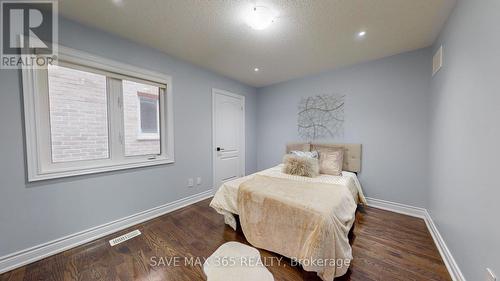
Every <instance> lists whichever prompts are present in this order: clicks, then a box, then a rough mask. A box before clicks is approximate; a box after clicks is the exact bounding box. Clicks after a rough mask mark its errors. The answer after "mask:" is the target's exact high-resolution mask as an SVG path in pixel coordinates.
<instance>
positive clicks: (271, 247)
mask: <svg viewBox="0 0 500 281" xmlns="http://www.w3.org/2000/svg"><path fill="white" fill-rule="evenodd" d="M339 146H340V147H342V148H343V149H344V161H343V172H342V175H341V176H332V175H324V174H321V175H319V176H318V177H314V178H308V177H301V176H294V175H288V174H284V173H282V165H283V164H280V165H277V166H275V167H272V168H270V169H266V170H263V171H260V172H257V173H255V174H252V175H248V176H245V177H242V178H239V179H235V180H232V181H228V182H225V183H224V184H222V186H220V188H219V189H218V190H217V192H216V194H215V195H214V198H213V199H212V201H211V203H210V206H211V207H212V208H214V209H215V210H216V211H217V212H218V213H219V214H221V215H223V216H224V221H225V223H226V224H228V225H229V226H230V227H232V228H233V229H235V230H236V227H237V223H236V219H235V215H239V218H240V224H241V227H242V230H243V233H244V234H245V237H246V238H247V240H248V242H249V243H250V244H252V245H253V246H255V247H257V248H262V249H265V250H268V251H272V252H275V253H278V254H281V255H283V256H286V257H289V258H291V259H292V260H295V261H296V262H298V263H300V264H301V265H302V267H303V268H304V270H306V271H314V272H316V273H317V274H318V276H319V277H320V278H321V279H322V280H333V279H334V278H335V277H338V276H342V275H344V274H345V273H346V272H347V269H348V268H349V264H350V261H351V260H352V251H351V247H350V245H349V239H348V233H349V231H350V229H351V227H352V225H353V223H354V219H355V212H356V208H357V205H358V204H366V200H365V197H364V195H363V191H362V188H361V185H360V183H359V180H358V178H357V176H356V173H357V172H359V171H360V168H361V145H359V144H310V143H294V144H288V145H287V148H286V152H287V153H288V152H290V151H292V150H302V151H313V150H318V151H321V149H324V148H329V147H339Z"/></svg>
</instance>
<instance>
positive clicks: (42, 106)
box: [22, 46, 174, 182]
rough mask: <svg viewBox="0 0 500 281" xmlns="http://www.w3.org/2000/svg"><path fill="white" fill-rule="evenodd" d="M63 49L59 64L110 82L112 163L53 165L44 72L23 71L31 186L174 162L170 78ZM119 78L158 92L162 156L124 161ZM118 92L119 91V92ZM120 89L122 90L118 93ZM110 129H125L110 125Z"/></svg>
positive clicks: (126, 157)
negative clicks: (48, 180) (99, 76)
mask: <svg viewBox="0 0 500 281" xmlns="http://www.w3.org/2000/svg"><path fill="white" fill-rule="evenodd" d="M58 47H59V55H58V61H59V62H60V64H61V65H62V66H63V65H64V64H70V65H71V67H74V66H78V67H81V68H82V69H87V71H88V69H92V71H91V72H94V73H102V74H105V75H106V76H107V77H108V78H107V101H108V102H107V103H108V104H107V107H108V114H107V116H108V124H109V126H108V143H109V158H107V159H97V160H82V161H68V162H57V163H53V162H52V156H51V153H52V147H51V143H50V134H51V131H50V115H49V111H50V109H49V103H48V99H49V95H48V83H47V82H48V80H47V70H46V69H35V68H32V67H25V68H23V69H22V80H23V98H24V115H25V135H26V153H27V166H28V181H30V182H32V181H39V180H46V179H54V178H61V177H69V176H76V175H84V174H93V173H100V172H107V171H115V170H123V169H130V168H137V167H145V166H154V165H161V164H168V163H173V162H174V119H173V96H172V78H171V77H170V76H168V75H164V74H162V73H158V72H154V71H150V70H145V69H140V68H138V67H135V66H131V65H128V64H124V63H120V62H116V61H113V60H109V59H105V58H102V57H98V56H94V55H91V54H88V53H85V52H82V51H77V50H74V49H70V48H66V47H63V46H58ZM120 79H123V80H130V81H134V82H139V83H148V84H152V85H156V86H159V87H161V88H162V90H161V91H160V99H159V103H160V110H159V115H160V116H159V119H160V120H159V121H160V122H159V123H158V124H159V125H160V135H161V137H160V151H161V153H160V154H159V155H141V156H125V147H124V146H125V142H124V126H123V95H121V94H116V93H121V92H122V91H121V87H122V85H121V84H122V83H121V81H120ZM116 87H119V88H116ZM117 89H120V90H117ZM112 124H121V125H120V126H112Z"/></svg>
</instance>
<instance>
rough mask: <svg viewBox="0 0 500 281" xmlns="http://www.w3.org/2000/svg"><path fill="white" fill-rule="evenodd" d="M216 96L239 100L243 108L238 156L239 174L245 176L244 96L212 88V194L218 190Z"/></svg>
mask: <svg viewBox="0 0 500 281" xmlns="http://www.w3.org/2000/svg"><path fill="white" fill-rule="evenodd" d="M217 94H220V95H225V96H229V97H233V98H237V99H239V100H241V105H242V106H243V109H242V114H243V116H242V117H243V118H242V120H241V124H240V125H241V128H242V130H241V136H240V142H241V143H240V149H241V155H240V167H241V171H240V174H241V175H242V176H245V174H246V172H245V171H246V169H245V158H246V146H245V145H246V143H245V138H246V129H245V119H246V117H245V116H246V113H245V112H246V106H245V96H243V95H240V94H235V93H232V92H229V91H226V90H221V89H217V88H212V177H213V179H212V185H213V192H214V193H215V192H216V191H217V189H218V188H219V187H218V186H215V180H216V178H215V175H216V163H215V162H216V159H217V151H216V147H217V144H216V143H215V96H216V95H217Z"/></svg>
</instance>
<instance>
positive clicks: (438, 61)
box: [432, 46, 443, 76]
mask: <svg viewBox="0 0 500 281" xmlns="http://www.w3.org/2000/svg"><path fill="white" fill-rule="evenodd" d="M441 67H443V46H441V47H439V49H438V50H437V51H436V53H435V54H434V56H433V57H432V76H434V75H436V73H437V72H438V71H439V70H440V69H441Z"/></svg>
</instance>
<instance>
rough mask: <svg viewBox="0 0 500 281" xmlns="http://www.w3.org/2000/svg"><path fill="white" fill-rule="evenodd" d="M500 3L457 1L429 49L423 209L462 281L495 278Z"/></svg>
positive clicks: (499, 260)
mask: <svg viewBox="0 0 500 281" xmlns="http://www.w3.org/2000/svg"><path fill="white" fill-rule="evenodd" d="M499 11H500V2H499V1H498V0H481V1H466V0H459V1H458V3H457V6H456V8H455V10H454V12H453V14H452V15H451V17H450V18H449V20H448V23H447V25H446V27H445V29H444V30H443V31H442V34H441V36H440V38H439V40H438V42H437V43H436V44H435V46H434V49H437V48H438V46H439V45H441V44H443V47H444V67H443V68H442V69H441V71H440V72H439V73H438V74H437V75H436V76H435V78H434V79H433V80H432V83H431V113H432V117H431V121H432V122H431V124H432V128H431V134H430V146H431V150H430V151H431V154H430V172H431V180H430V193H429V201H430V204H429V208H430V212H431V215H432V217H433V219H434V221H435V222H436V224H437V226H438V228H439V231H440V232H441V234H442V235H443V236H444V239H445V240H446V243H447V245H448V247H449V248H450V249H451V252H452V254H453V255H454V257H455V259H456V260H457V262H458V265H459V266H460V268H461V269H462V271H463V273H464V274H465V277H466V278H467V280H485V268H486V267H491V268H492V269H494V270H496V273H497V275H498V274H499V273H500V253H499V251H500V240H499V238H500V223H499V219H498V214H500V207H499V206H500V205H499V203H498V198H500V188H499V187H500V185H499V183H498V179H497V173H498V167H499V166H498V159H500V146H499V143H500V70H499V69H500V68H499V67H500V36H499V35H500V16H499V15H500V14H499Z"/></svg>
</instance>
